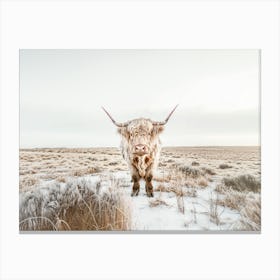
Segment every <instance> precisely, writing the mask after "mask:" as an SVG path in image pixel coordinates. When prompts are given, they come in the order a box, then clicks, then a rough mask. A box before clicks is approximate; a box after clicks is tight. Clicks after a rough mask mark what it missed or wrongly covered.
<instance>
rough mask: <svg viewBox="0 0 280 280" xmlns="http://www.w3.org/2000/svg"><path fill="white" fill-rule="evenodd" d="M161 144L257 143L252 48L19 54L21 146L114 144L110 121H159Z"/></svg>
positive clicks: (256, 67)
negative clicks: (163, 123)
mask: <svg viewBox="0 0 280 280" xmlns="http://www.w3.org/2000/svg"><path fill="white" fill-rule="evenodd" d="M176 104H179V107H178V108H177V110H176V111H175V113H174V114H173V116H172V117H171V119H170V120H169V123H168V124H167V125H166V130H165V131H164V132H163V134H162V136H161V139H162V142H163V145H164V146H212V145H214V146H220V145H222V146H227V145H234V146H239V145H259V140H260V139H259V138H260V137H259V134H260V131H259V130H260V128H259V125H260V124H259V119H260V117H259V52H258V51H257V50H21V51H20V143H21V144H20V146H21V148H30V147H95V146H119V142H120V137H119V136H118V135H117V133H116V128H115V127H114V125H113V124H112V122H111V121H110V120H109V118H108V117H107V116H106V115H105V113H104V112H103V111H102V110H101V106H102V105H103V106H104V107H105V108H107V110H108V111H109V112H110V113H111V114H112V115H113V117H114V118H115V119H116V121H120V122H122V121H127V120H130V119H134V118H138V117H147V118H151V119H153V120H164V119H165V118H166V116H167V115H168V113H169V111H170V110H171V109H172V108H173V107H174V106H175V105H176Z"/></svg>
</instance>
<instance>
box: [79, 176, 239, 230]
mask: <svg viewBox="0 0 280 280" xmlns="http://www.w3.org/2000/svg"><path fill="white" fill-rule="evenodd" d="M83 178H84V179H86V180H90V181H92V182H96V181H98V180H100V179H102V180H103V181H104V180H105V182H106V179H107V183H105V184H104V183H103V185H102V187H106V186H110V182H112V180H119V181H120V182H121V184H119V187H120V188H121V189H122V190H123V191H124V192H125V194H127V196H128V199H129V201H130V203H131V205H132V219H133V225H134V228H133V229H134V230H177V231H178V230H182V231H191V230H215V231H216V230H231V229H232V226H233V225H234V224H235V223H236V222H237V221H238V220H239V219H240V214H239V213H238V211H235V210H232V209H230V208H228V207H223V206H219V205H218V206H216V213H217V215H218V221H215V220H213V219H212V218H211V200H212V199H214V200H215V199H216V198H217V193H216V192H215V191H214V189H215V183H212V184H211V185H210V186H208V187H206V188H198V189H197V196H196V197H188V196H184V197H183V203H182V204H183V205H184V213H182V212H180V211H179V209H178V203H177V197H176V195H175V193H173V192H154V197H153V198H150V197H147V195H146V192H145V182H144V181H143V180H142V181H141V182H140V192H139V195H138V196H136V197H130V194H131V190H132V183H131V178H130V174H129V172H126V171H118V172H115V173H113V175H112V173H111V174H104V173H103V174H100V175H87V176H84V177H83ZM158 184H159V183H158V182H156V181H154V182H153V185H154V188H156V186H157V185H158ZM156 199H161V200H163V201H164V202H166V204H167V205H165V204H164V205H157V206H154V207H151V206H150V202H152V201H155V200H156ZM212 209H213V203H212Z"/></svg>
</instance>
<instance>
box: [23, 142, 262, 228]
mask: <svg viewBox="0 0 280 280" xmlns="http://www.w3.org/2000/svg"><path fill="white" fill-rule="evenodd" d="M119 170H128V169H127V166H126V163H125V162H124V160H123V159H122V157H121V154H120V152H119V150H118V149H117V148H90V149H65V148H58V149H49V148H47V149H22V150H20V190H21V191H24V190H25V191H26V190H32V191H34V190H35V189H36V190H37V187H38V186H39V185H40V184H41V183H42V182H44V181H49V180H53V181H56V182H57V183H59V184H58V185H61V186H63V185H68V184H69V183H68V182H67V181H69V179H71V178H72V179H73V178H74V179H75V180H78V178H79V177H83V176H87V175H96V174H98V175H100V177H101V178H102V174H103V171H110V172H112V173H113V172H116V171H119ZM158 170H159V171H160V172H161V174H162V175H161V176H157V177H155V178H154V181H156V182H157V186H156V187H155V188H154V191H155V192H162V193H168V195H169V196H171V197H172V196H173V195H174V196H175V197H176V200H177V208H178V211H179V212H180V213H185V214H186V212H187V211H188V210H186V209H187V207H188V205H187V204H186V205H185V202H184V198H187V197H188V198H195V197H197V195H198V193H199V191H200V190H203V189H205V188H207V187H209V186H211V183H212V182H214V184H216V182H220V183H219V184H218V186H217V187H216V189H215V190H214V191H215V192H217V193H218V196H217V197H216V198H212V199H211V200H210V204H209V209H208V210H207V211H208V213H209V219H210V221H211V222H213V223H215V224H217V225H220V215H221V211H220V209H223V208H225V207H228V208H230V209H234V210H236V211H238V212H239V213H240V217H241V218H240V222H239V224H236V225H235V228H236V229H238V230H240V229H243V230H259V229H260V218H261V214H260V212H261V205H260V191H261V183H260V173H261V172H260V157H259V148H258V147H252V148H250V147H249V148H248V147H246V148H242V147H230V148H227V147H213V148H208V147H207V148H203V147H200V148H195V147H193V148H187V147H174V148H173V147H170V148H164V149H163V151H162V154H161V159H160V166H159V169H158ZM244 171H246V173H248V174H246V175H244V174H243V173H244ZM75 177H76V178H75ZM72 179H71V180H72ZM107 179H108V178H106V180H107ZM110 180H111V179H110ZM113 181H114V180H113ZM158 183H159V184H158ZM54 184H55V183H54ZM112 186H113V188H112V189H114V186H115V187H116V189H118V188H120V186H122V187H131V182H129V181H120V180H115V182H112ZM100 188H101V187H100V186H99V187H98V189H100ZM46 193H48V195H50V192H48V191H46ZM174 196H173V197H174ZM114 197H115V196H114ZM115 198H116V197H115ZM107 199H108V197H107ZM107 199H105V196H104V200H103V199H101V200H98V203H97V202H96V201H95V200H94V201H95V202H92V203H95V204H94V205H93V204H90V203H89V202H87V199H85V201H86V203H87V205H88V206H89V208H90V209H93V210H92V211H95V212H96V211H97V208H98V207H99V208H100V207H101V208H100V209H105V210H102V211H103V212H104V211H105V212H108V213H109V212H110V211H111V210H110V209H107V208H104V207H105V206H104V205H106V203H105V204H102V205H103V206H100V205H101V204H100V203H101V201H103V202H105V201H106V200H107ZM108 200H109V201H114V199H113V200H110V199H108ZM108 200H107V201H108ZM42 201H43V200H42ZM42 201H41V202H40V203H43V202H42ZM81 202H82V201H81V200H80V202H79V207H78V209H79V211H77V210H75V211H74V209H77V208H76V206H75V207H74V206H69V207H68V208H67V209H66V208H63V207H62V208H63V209H66V212H65V211H64V210H63V211H64V212H65V214H64V212H63V211H62V210H61V211H60V212H59V216H56V218H55V219H54V218H53V217H52V216H51V218H50V217H45V216H42V215H41V214H42V213H37V214H38V216H36V217H33V216H29V217H28V218H27V220H25V221H24V222H23V223H22V224H21V226H20V227H21V228H22V229H23V230H24V228H26V227H27V226H28V227H29V228H32V226H31V225H32V223H33V225H34V227H33V228H36V226H37V228H41V229H40V230H70V228H71V230H73V229H74V230H75V229H76V228H78V227H81V228H85V229H83V230H88V229H87V228H88V226H89V225H90V227H91V229H90V230H96V229H99V230H102V229H104V228H106V227H105V226H104V225H105V224H110V226H109V228H113V227H115V228H117V226H116V225H115V223H114V222H113V219H112V217H111V216H110V217H111V218H110V217H109V218H108V217H103V218H100V219H97V223H98V225H97V224H96V223H95V222H94V221H93V218H92V217H93V215H92V214H91V212H90V211H89V208H88V207H87V206H86V204H85V203H84V204H81ZM38 203H39V202H38ZM71 203H72V202H71V200H70V205H72V204H71ZM96 203H97V204H96ZM110 203H111V202H110ZM107 204H108V202H107ZM115 204H116V203H115V202H114V203H113V205H115ZM37 205H39V204H37ZM42 205H43V204H42ZM82 205H83V206H82ZM95 205H99V206H98V207H97V208H96V207H95ZM149 206H150V207H157V206H168V203H167V202H166V201H165V200H164V199H162V197H160V198H156V199H153V200H150V201H149ZM169 206H170V205H169ZM30 207H31V206H30ZM44 207H45V206H44ZM60 207H61V206H60ZM102 207H103V208H102ZM194 207H195V205H194ZM99 208H98V209H99ZM87 209H88V211H87ZM120 209H122V208H121V207H120ZM55 211H56V210H55ZM71 211H72V212H71ZM100 211H101V210H100ZM102 211H101V212H102ZM86 212H87V213H86ZM95 212H93V213H95ZM101 212H100V213H101ZM103 212H102V213H103ZM105 212H104V213H105ZM55 213H57V212H55ZM75 215H76V216H75ZM95 215H97V212H96V213H95ZM100 215H101V214H99V216H98V215H97V216H98V217H101V216H102V215H101V216H100ZM81 216H83V217H84V218H83V219H81ZM117 216H120V212H118V214H117ZM29 218H30V219H29ZM117 219H119V218H117ZM127 219H129V218H127ZM79 220H80V221H81V223H82V225H78V223H79ZM31 221H32V222H31ZM35 221H36V222H35ZM104 221H106V222H104ZM108 221H109V222H108ZM127 221H128V220H127ZM117 224H118V223H117ZM127 224H129V222H127ZM77 225H78V226H77ZM45 227H47V229H45ZM50 228H51V229H50ZM127 228H129V226H127ZM105 230H110V229H105Z"/></svg>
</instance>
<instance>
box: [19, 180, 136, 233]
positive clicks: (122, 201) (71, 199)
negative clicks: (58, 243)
mask: <svg viewBox="0 0 280 280" xmlns="http://www.w3.org/2000/svg"><path fill="white" fill-rule="evenodd" d="M100 189H101V182H97V183H95V184H93V183H90V182H87V181H85V180H82V181H78V180H76V181H72V182H67V183H66V185H65V186H62V185H61V184H59V183H56V184H52V185H49V186H46V187H41V188H36V189H33V190H32V191H28V192H22V193H20V207H19V218H20V220H19V228H20V230H37V231H42V230H129V229H131V216H130V206H129V203H128V201H127V199H126V196H125V195H124V194H123V193H121V192H120V190H119V189H118V188H114V187H111V188H110V190H104V191H102V192H101V191H100Z"/></svg>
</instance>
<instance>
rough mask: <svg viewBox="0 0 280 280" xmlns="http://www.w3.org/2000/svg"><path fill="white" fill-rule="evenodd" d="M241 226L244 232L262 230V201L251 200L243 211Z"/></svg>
mask: <svg viewBox="0 0 280 280" xmlns="http://www.w3.org/2000/svg"><path fill="white" fill-rule="evenodd" d="M240 214H241V220H240V221H241V225H242V227H241V228H242V229H243V230H253V231H259V230H261V199H260V197H259V198H258V199H257V200H249V201H248V203H247V204H246V206H245V207H244V208H243V209H242V210H241V212H240Z"/></svg>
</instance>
